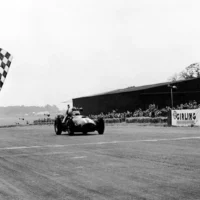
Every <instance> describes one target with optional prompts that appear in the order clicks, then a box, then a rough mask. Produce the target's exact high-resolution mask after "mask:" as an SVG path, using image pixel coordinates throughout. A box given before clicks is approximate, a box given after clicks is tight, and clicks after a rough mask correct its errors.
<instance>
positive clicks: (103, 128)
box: [97, 118, 105, 135]
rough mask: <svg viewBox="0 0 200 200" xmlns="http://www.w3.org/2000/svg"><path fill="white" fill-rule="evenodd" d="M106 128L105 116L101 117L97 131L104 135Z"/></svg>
mask: <svg viewBox="0 0 200 200" xmlns="http://www.w3.org/2000/svg"><path fill="white" fill-rule="evenodd" d="M104 130H105V122H104V120H103V118H99V119H98V121H97V131H98V133H99V135H103V134H104Z"/></svg>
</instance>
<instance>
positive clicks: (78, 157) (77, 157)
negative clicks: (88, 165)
mask: <svg viewBox="0 0 200 200" xmlns="http://www.w3.org/2000/svg"><path fill="white" fill-rule="evenodd" d="M86 157H87V156H75V157H72V158H73V159H82V158H86Z"/></svg>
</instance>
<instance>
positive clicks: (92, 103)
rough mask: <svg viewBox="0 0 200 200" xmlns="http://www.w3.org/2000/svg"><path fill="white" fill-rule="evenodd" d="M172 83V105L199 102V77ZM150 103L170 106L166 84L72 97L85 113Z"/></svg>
mask: <svg viewBox="0 0 200 200" xmlns="http://www.w3.org/2000/svg"><path fill="white" fill-rule="evenodd" d="M174 85H176V86H177V89H173V100H174V101H173V102H174V106H176V105H180V104H181V103H188V102H189V101H193V100H196V101H197V102H198V103H200V78H198V79H193V80H188V81H183V82H177V83H174ZM152 103H154V104H156V105H157V106H158V107H159V108H163V107H166V106H171V93H170V88H169V87H168V85H167V84H166V85H164V86H159V87H154V88H150V89H145V90H140V91H133V92H125V93H118V94H109V95H100V96H93V97H92V96H91V97H83V98H77V99H73V105H74V106H77V107H83V110H84V114H86V115H88V114H99V113H101V112H104V113H107V112H110V111H112V110H116V109H117V110H118V111H119V112H125V111H127V110H129V111H134V110H135V109H137V108H142V109H147V108H148V106H149V104H152Z"/></svg>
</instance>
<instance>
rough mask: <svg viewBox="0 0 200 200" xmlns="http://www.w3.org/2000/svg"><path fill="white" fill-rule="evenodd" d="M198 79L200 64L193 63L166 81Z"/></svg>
mask: <svg viewBox="0 0 200 200" xmlns="http://www.w3.org/2000/svg"><path fill="white" fill-rule="evenodd" d="M198 77H200V63H193V64H191V65H189V66H188V67H186V68H185V69H184V70H183V71H181V72H180V73H178V74H177V73H175V74H174V75H173V76H171V77H170V78H169V79H168V80H169V81H171V82H174V81H178V80H186V79H190V78H198Z"/></svg>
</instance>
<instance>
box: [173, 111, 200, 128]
mask: <svg viewBox="0 0 200 200" xmlns="http://www.w3.org/2000/svg"><path fill="white" fill-rule="evenodd" d="M171 112H172V113H171V114H172V126H200V108H199V109H191V110H189V109H185V110H172V111H171Z"/></svg>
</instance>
